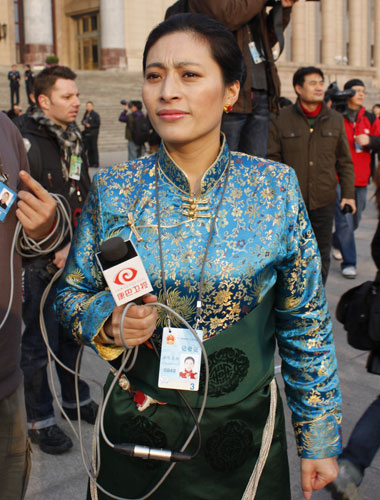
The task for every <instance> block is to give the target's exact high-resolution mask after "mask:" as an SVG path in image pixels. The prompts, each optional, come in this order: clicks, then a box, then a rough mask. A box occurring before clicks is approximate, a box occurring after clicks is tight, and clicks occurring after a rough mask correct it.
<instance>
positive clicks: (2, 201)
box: [0, 181, 17, 222]
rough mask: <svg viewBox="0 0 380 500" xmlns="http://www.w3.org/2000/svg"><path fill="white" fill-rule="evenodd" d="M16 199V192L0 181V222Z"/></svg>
mask: <svg viewBox="0 0 380 500" xmlns="http://www.w3.org/2000/svg"><path fill="white" fill-rule="evenodd" d="M16 199H17V193H15V192H14V191H13V190H12V189H11V188H10V187H8V186H7V185H6V184H5V183H4V182H1V181H0V222H4V220H5V218H6V216H7V215H8V212H9V210H10V209H11V207H12V205H13V203H14V202H15V201H16Z"/></svg>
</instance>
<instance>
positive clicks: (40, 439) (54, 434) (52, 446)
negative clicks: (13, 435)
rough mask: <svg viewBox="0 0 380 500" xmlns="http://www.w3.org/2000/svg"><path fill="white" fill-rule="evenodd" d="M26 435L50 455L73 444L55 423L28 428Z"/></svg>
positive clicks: (61, 451)
mask: <svg viewBox="0 0 380 500" xmlns="http://www.w3.org/2000/svg"><path fill="white" fill-rule="evenodd" d="M28 436H29V437H30V440H31V441H32V443H35V444H38V446H39V447H40V449H41V450H42V451H44V452H45V453H49V454H50V455H60V454H61V453H65V451H68V450H69V449H70V448H72V446H73V442H72V441H71V439H70V438H69V436H66V434H65V433H64V432H63V430H62V429H60V428H59V427H58V425H55V424H54V425H50V426H49V427H43V428H42V429H29V430H28Z"/></svg>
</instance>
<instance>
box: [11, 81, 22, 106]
mask: <svg viewBox="0 0 380 500" xmlns="http://www.w3.org/2000/svg"><path fill="white" fill-rule="evenodd" d="M19 102H20V87H19V86H17V87H12V86H11V107H12V106H13V104H18V103H19Z"/></svg>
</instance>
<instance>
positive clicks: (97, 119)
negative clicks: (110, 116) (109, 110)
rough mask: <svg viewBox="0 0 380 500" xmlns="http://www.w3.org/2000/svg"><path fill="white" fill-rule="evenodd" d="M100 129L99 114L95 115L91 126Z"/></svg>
mask: <svg viewBox="0 0 380 500" xmlns="http://www.w3.org/2000/svg"><path fill="white" fill-rule="evenodd" d="M99 127H100V115H99V113H96V112H95V113H94V120H93V123H92V125H91V128H99Z"/></svg>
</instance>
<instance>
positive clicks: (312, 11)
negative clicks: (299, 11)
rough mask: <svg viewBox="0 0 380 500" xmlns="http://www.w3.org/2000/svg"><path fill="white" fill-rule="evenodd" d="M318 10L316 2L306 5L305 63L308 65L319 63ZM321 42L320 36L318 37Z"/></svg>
mask: <svg viewBox="0 0 380 500" xmlns="http://www.w3.org/2000/svg"><path fill="white" fill-rule="evenodd" d="M317 9H319V4H318V3H316V2H308V3H307V4H305V13H304V15H305V16H306V18H304V19H305V25H304V26H305V28H304V30H305V32H306V33H307V37H306V39H305V61H307V64H308V65H309V64H313V65H314V64H316V63H317ZM318 42H319V36H318Z"/></svg>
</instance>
